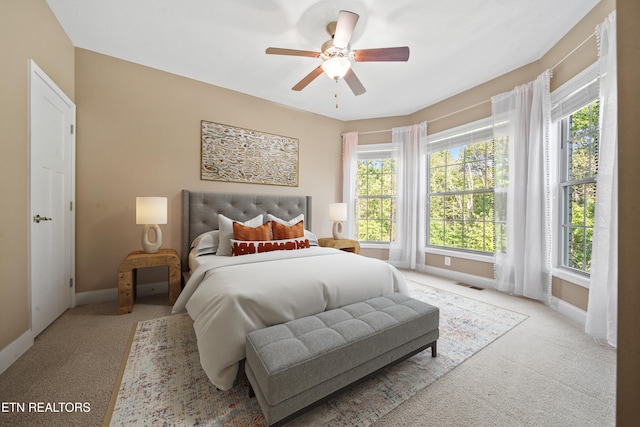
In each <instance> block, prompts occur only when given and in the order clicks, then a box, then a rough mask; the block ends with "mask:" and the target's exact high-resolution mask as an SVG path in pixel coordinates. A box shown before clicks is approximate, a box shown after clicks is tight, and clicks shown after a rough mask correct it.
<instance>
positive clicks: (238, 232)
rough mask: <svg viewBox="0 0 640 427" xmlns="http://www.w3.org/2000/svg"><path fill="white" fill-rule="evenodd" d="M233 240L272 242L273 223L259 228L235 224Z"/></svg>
mask: <svg viewBox="0 0 640 427" xmlns="http://www.w3.org/2000/svg"><path fill="white" fill-rule="evenodd" d="M233 238H234V239H235V240H271V221H269V222H267V223H266V224H262V225H260V226H258V227H249V226H247V225H242V224H240V223H239V222H234V223H233Z"/></svg>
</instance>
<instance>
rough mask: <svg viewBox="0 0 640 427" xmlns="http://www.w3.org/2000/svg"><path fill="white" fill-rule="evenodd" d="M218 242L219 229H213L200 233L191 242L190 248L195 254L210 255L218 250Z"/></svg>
mask: <svg viewBox="0 0 640 427" xmlns="http://www.w3.org/2000/svg"><path fill="white" fill-rule="evenodd" d="M219 244H220V231H219V230H213V231H207V232H206V233H202V234H201V235H199V236H198V237H196V238H195V239H193V242H191V249H192V250H193V252H194V254H195V256H200V255H211V254H215V253H216V252H217V251H218V245H219Z"/></svg>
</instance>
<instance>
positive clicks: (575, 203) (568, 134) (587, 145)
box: [551, 63, 599, 274]
mask: <svg viewBox="0 0 640 427" xmlns="http://www.w3.org/2000/svg"><path fill="white" fill-rule="evenodd" d="M598 92H599V69H598V64H597V63H594V64H593V65H591V66H589V67H587V68H586V69H585V70H584V71H582V72H581V73H579V74H578V75H577V76H575V77H574V78H573V79H571V80H569V81H568V82H567V83H565V84H564V85H562V86H561V87H559V88H558V89H556V90H555V91H553V93H552V94H551V105H552V108H551V115H552V119H553V120H554V121H555V122H557V123H558V125H559V140H560V157H559V159H560V161H559V166H560V168H559V179H558V181H559V189H558V193H559V197H558V200H559V206H558V219H559V220H558V223H559V232H558V239H557V241H558V243H557V247H558V259H557V263H558V265H559V266H560V267H564V268H566V269H569V270H571V271H574V272H577V273H583V274H589V272H590V271H591V246H592V238H593V224H594V214H595V200H596V179H597V174H598V133H599V129H598V114H599V102H598Z"/></svg>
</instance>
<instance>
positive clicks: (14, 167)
mask: <svg viewBox="0 0 640 427" xmlns="http://www.w3.org/2000/svg"><path fill="white" fill-rule="evenodd" d="M29 58H31V59H33V60H34V61H35V62H36V63H37V64H38V65H39V66H40V68H42V69H43V70H44V72H45V73H47V74H48V75H49V77H51V79H53V81H54V82H56V84H57V85H58V86H59V87H60V88H61V89H62V90H63V91H64V92H65V93H66V94H67V96H69V97H70V98H71V99H73V98H74V68H73V64H74V49H73V46H72V45H71V42H70V41H69V39H68V37H67V36H66V34H65V33H64V31H63V30H62V28H61V27H60V25H59V23H58V21H57V20H56V19H55V17H54V15H53V13H52V12H51V10H50V9H49V7H48V6H47V4H46V3H45V2H44V0H3V1H2V2H1V3H0V93H1V94H2V96H0V139H1V142H0V200H2V213H0V218H1V219H2V220H1V221H0V278H1V279H0V349H2V348H4V347H6V346H7V345H8V344H10V343H11V342H13V341H14V340H16V339H17V338H18V337H20V335H22V334H23V333H25V332H27V331H28V330H29V328H30V318H29V287H28V263H27V257H28V248H27V242H28V226H29V210H28V209H29V198H28V195H29V187H28V185H29V183H28V155H29V141H28V135H27V131H28V105H27V101H28V94H29V91H28V77H29V68H28V60H29Z"/></svg>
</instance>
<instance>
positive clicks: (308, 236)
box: [267, 214, 319, 246]
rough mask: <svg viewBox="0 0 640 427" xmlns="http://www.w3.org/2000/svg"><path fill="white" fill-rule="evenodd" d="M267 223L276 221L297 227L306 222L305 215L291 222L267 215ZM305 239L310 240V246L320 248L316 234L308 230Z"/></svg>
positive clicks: (305, 231)
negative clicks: (298, 224)
mask: <svg viewBox="0 0 640 427" xmlns="http://www.w3.org/2000/svg"><path fill="white" fill-rule="evenodd" d="M267 221H275V222H277V223H280V224H283V225H296V224H297V223H299V222H300V221H304V214H300V215H298V216H297V217H295V218H292V219H290V220H289V221H287V220H284V219H282V218H278V217H277V216H275V215H271V214H267ZM306 225H307V224H305V226H306ZM304 237H305V238H306V239H308V240H309V245H310V246H319V245H318V238H317V237H316V236H315V234H313V233H312V232H310V231H309V230H307V229H306V228H305V230H304Z"/></svg>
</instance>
